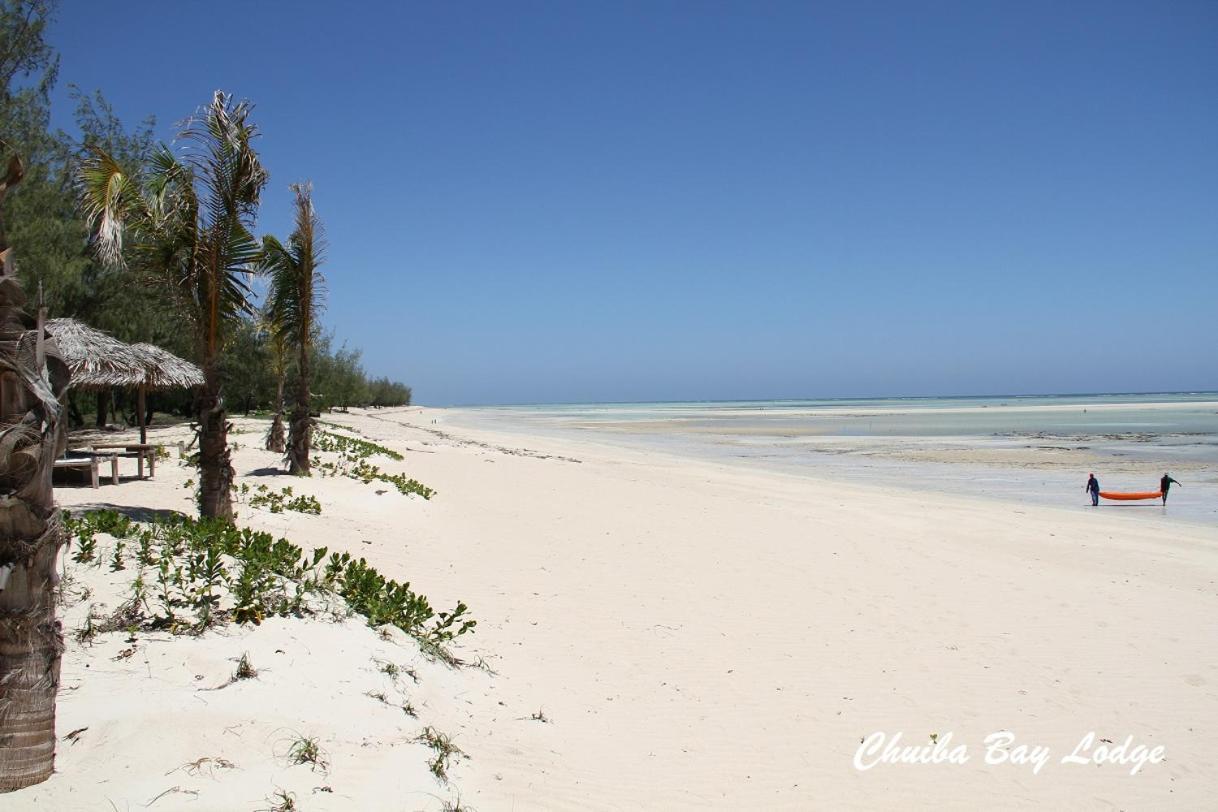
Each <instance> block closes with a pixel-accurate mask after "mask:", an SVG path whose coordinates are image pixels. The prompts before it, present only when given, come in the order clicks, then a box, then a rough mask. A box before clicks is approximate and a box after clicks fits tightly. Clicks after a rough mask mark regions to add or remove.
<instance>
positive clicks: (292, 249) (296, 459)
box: [259, 183, 325, 476]
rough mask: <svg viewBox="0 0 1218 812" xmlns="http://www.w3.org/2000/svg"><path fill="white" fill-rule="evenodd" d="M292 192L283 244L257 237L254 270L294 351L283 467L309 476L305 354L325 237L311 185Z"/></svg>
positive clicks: (316, 310)
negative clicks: (292, 212) (266, 280)
mask: <svg viewBox="0 0 1218 812" xmlns="http://www.w3.org/2000/svg"><path fill="white" fill-rule="evenodd" d="M292 192H293V194H295V195H296V228H295V229H294V230H293V231H292V236H291V237H289V238H288V244H287V245H284V244H283V243H281V242H280V241H279V240H277V239H275V238H274V237H271V236H267V237H264V238H263V240H262V258H261V261H260V263H259V270H260V271H261V272H262V273H265V274H267V275H268V276H270V280H271V285H270V290H269V291H268V293H267V310H268V312H269V313H270V314H271V322H272V323H273V324H274V325H275V329H276V332H277V333H279V334H280V335H282V336H283V337H284V340H285V341H286V342H287V344H288V346H289V347H291V348H292V349H293V350H295V351H296V391H295V393H294V397H293V399H292V417H291V424H290V426H289V430H288V458H287V461H288V470H289V471H290V472H291V473H293V474H298V475H300V476H308V475H309V432H310V429H311V420H310V417H309V407H310V395H309V375H310V370H309V357H310V355H311V353H312V351H313V335H314V330H315V326H316V324H317V320H318V317H319V316H320V314H321V296H322V293H323V284H324V281H325V280H324V279H323V278H322V275H321V273H320V272H319V271H318V270H317V269H318V268H319V267H320V266H321V264H322V262H323V261H324V253H325V239H324V236H323V233H322V227H321V221H320V220H319V219H318V218H317V212H316V211H314V210H313V187H312V186H311V185H310V184H307V183H305V184H300V183H296V184H293V185H292Z"/></svg>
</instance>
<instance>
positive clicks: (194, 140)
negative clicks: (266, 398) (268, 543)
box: [78, 91, 267, 519]
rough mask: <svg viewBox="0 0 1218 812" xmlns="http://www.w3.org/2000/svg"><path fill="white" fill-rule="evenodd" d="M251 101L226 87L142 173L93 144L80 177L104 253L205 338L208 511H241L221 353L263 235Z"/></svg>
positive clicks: (203, 434)
mask: <svg viewBox="0 0 1218 812" xmlns="http://www.w3.org/2000/svg"><path fill="white" fill-rule="evenodd" d="M251 109H252V108H251V105H250V104H249V103H248V102H244V101H242V102H238V103H234V102H233V99H232V96H230V95H228V94H226V93H222V92H220V91H217V92H216V94H215V96H214V97H213V98H212V101H211V104H210V105H208V106H207V107H206V108H204V109H203V110H202V111H200V114H199V115H197V116H196V117H194V118H192V119H190V120H188V121H187V123H186V126H185V128H184V129H183V131H182V132H181V134H180V137H181V139H182V141H183V143H184V150H183V155H182V157H181V159H179V158H178V156H176V155H174V153H173V152H171V151H170V149H169V148H168V147H166V146H161V147H159V148H158V149H157V150H155V152H154V154H153V157H152V159H151V161H150V165H149V166H148V167H147V168H146V169H145V170H144V171H143V172H142V174H140V175H138V176H132V175H129V174H127V173H126V172H124V170H123V169H122V168H121V167H120V166H119V164H118V163H117V162H116V161H115V160H114V159H113V158H112V157H111V156H109V155H107V154H106V153H105V151H103V150H101V149H100V148H93V149H92V150H91V151H90V153H89V155H88V157H87V159H86V160H85V161H84V162H83V163H82V166H81V169H80V172H79V176H78V180H79V185H80V194H81V202H82V208H83V210H84V213H85V216H86V217H87V219H88V221H89V223H90V225H91V227H92V228H94V230H95V231H94V241H93V243H94V248H95V250H96V252H97V254H98V255H99V257H101V258H102V259H103V260H104V261H107V262H110V263H114V264H116V265H123V264H125V265H127V266H129V267H131V268H133V269H135V270H136V271H137V272H140V273H142V274H143V275H146V276H147V277H148V278H149V279H150V280H153V281H155V282H157V283H159V285H160V287H161V288H162V289H163V290H164V291H165V292H166V293H167V294H168V295H169V297H170V298H171V300H172V302H173V305H174V308H175V312H176V313H177V314H178V315H179V316H180V318H181V319H182V320H183V322H184V327H185V328H186V329H188V330H190V332H191V334H192V336H193V338H194V339H195V344H196V347H197V350H196V352H197V358H198V362H199V366H200V367H202V369H203V377H204V385H203V386H202V388H201V389H200V390H199V394H198V398H197V401H196V410H197V414H198V425H199V428H198V432H199V482H200V485H199V513H200V514H201V515H202V516H204V517H208V518H224V519H228V518H231V517H232V498H231V494H230V489H231V487H232V479H233V469H232V463H231V460H230V456H229V449H228V423H227V420H226V414H225V408H224V398H223V391H222V384H223V381H222V379H221V372H220V357H221V351H222V350H223V348H224V344H225V341H226V340H227V338H228V337H229V336H230V335H231V334H232V330H233V328H234V327H235V326H236V323H237V321H238V320H239V319H240V318H241V317H242V316H243V315H246V314H250V313H252V312H253V308H252V306H251V304H250V298H249V297H250V290H249V284H248V278H249V273H250V271H251V270H252V267H253V264H254V262H255V260H256V259H257V258H258V255H259V244H258V241H257V240H256V239H255V238H254V235H253V234H252V232H251V228H252V227H253V222H254V216H255V213H256V212H257V208H258V198H259V196H260V194H261V193H262V189H263V187H264V186H265V185H266V181H267V173H266V171H265V170H264V169H263V168H262V164H261V163H260V162H259V160H258V155H257V154H256V153H255V152H254V149H253V146H252V141H253V139H254V137H255V136H256V134H257V133H256V129H255V127H254V126H253V125H252V124H250V123H249V122H248V118H249V114H250V111H251Z"/></svg>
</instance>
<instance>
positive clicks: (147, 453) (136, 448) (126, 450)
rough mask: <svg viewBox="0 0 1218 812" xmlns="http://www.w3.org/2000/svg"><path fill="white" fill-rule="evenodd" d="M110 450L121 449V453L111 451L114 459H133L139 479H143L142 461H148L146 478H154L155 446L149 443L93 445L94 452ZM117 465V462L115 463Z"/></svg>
mask: <svg viewBox="0 0 1218 812" xmlns="http://www.w3.org/2000/svg"><path fill="white" fill-rule="evenodd" d="M110 449H122V451H113V452H112V453H114V455H115V456H116V457H135V458H136V460H137V461H138V465H139V477H140V479H143V478H144V460H145V459H147V460H148V477H149V478H150V479H151V478H152V477H154V476H156V446H154V445H152V444H151V443H102V444H94V445H93V450H94V451H106V450H110ZM115 462H116V464H117V460H116V461H115Z"/></svg>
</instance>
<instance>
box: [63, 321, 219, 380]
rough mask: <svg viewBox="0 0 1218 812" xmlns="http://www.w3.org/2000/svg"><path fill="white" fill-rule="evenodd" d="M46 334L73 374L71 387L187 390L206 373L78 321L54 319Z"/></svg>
mask: <svg viewBox="0 0 1218 812" xmlns="http://www.w3.org/2000/svg"><path fill="white" fill-rule="evenodd" d="M47 332H49V333H50V334H51V335H52V336H54V337H55V343H56V344H57V345H58V346H59V353H60V355H61V356H63V360H64V362H65V363H67V365H68V369H69V370H71V372H72V382H71V384H70V386H73V387H76V388H78V389H97V388H101V387H105V386H121V387H134V386H140V385H141V384H143V385H146V386H148V387H149V388H151V389H171V388H187V387H191V386H199V385H200V384H202V383H203V372H202V371H201V370H200V369H199V368H198V367H197V366H195V365H194V364H192V363H190V362H189V361H186V360H183V359H181V358H179V357H177V356H176V355H174V354H173V353H171V352H168V351H166V350H163V349H161V348H160V347H156V346H153V345H152V344H125V343H123V342H122V341H119V340H118V339H117V338H115V337H113V336H111V335H109V334H108V333H104V332H102V331H101V330H97V329H94V328H93V327H90V326H89V325H87V324H84V323H83V322H79V321H77V320H76V319H51V320H50V321H48V322H47Z"/></svg>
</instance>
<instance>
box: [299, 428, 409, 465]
mask: <svg viewBox="0 0 1218 812" xmlns="http://www.w3.org/2000/svg"><path fill="white" fill-rule="evenodd" d="M312 440H313V447H314V448H316V449H317V450H318V451H334V452H337V453H339V454H341V455H343V456H346V457H350V458H353V459H361V460H365V459H368V458H369V457H371V456H374V455H376V454H380V455H381V456H383V457H388V458H389V459H391V460H400V459H403V457H402V455H401V454H399V453H398V452H396V451H394V450H393V449H392V448H386V447H385V446H383V445H379V444H377V443H373V442H371V441H369V440H361V439H359V438H358V437H345V436H343V435H341V434H335V433H334V432H332V431H322V430H319V431H315V432H313V436H312Z"/></svg>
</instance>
